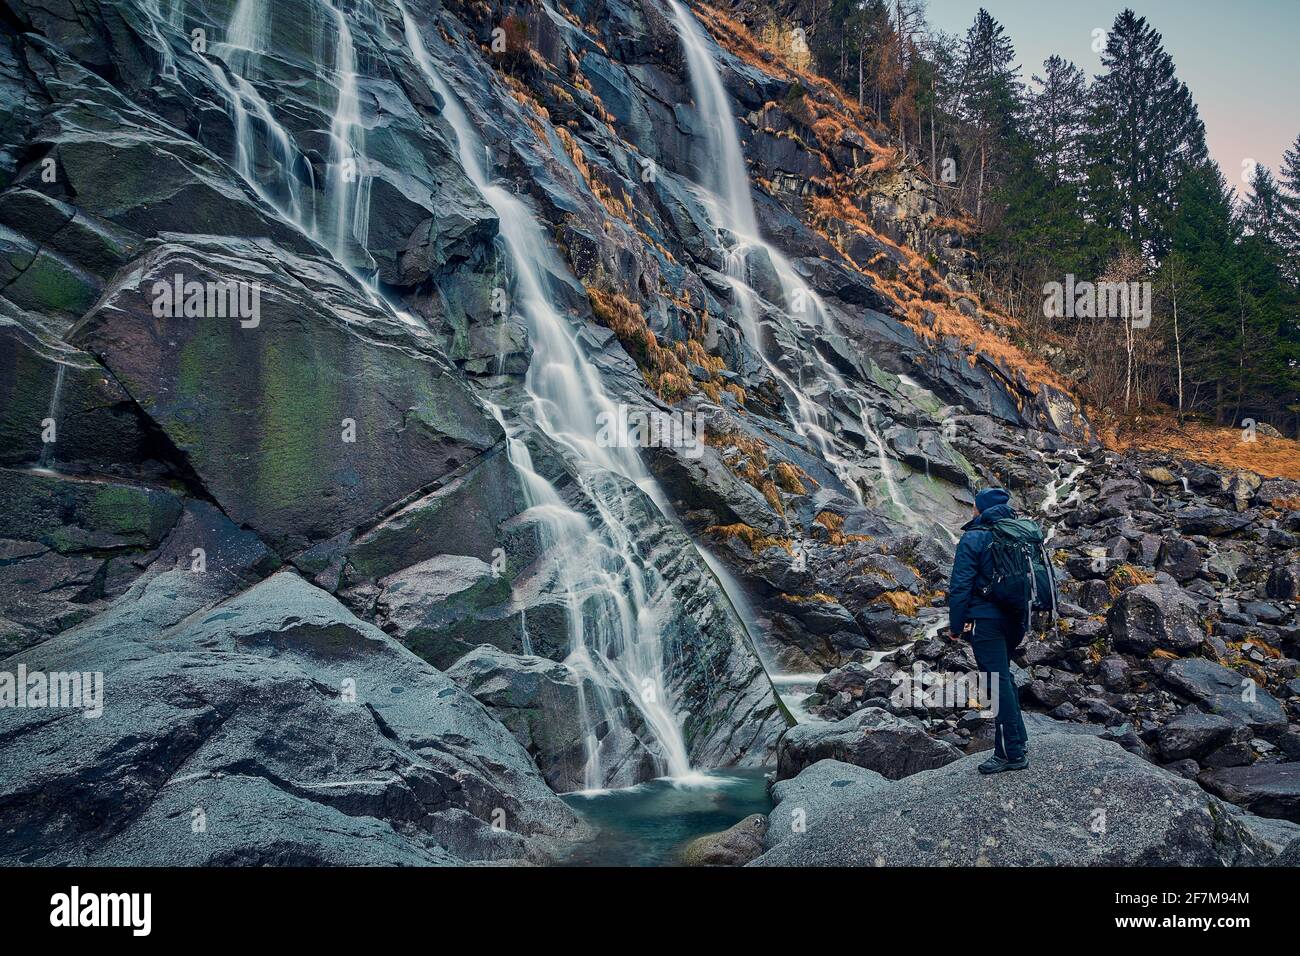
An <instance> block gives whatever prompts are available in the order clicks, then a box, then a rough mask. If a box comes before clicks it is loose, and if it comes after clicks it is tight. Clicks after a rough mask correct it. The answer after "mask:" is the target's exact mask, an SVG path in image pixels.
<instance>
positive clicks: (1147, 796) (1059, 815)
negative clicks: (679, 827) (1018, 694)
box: [752, 734, 1272, 866]
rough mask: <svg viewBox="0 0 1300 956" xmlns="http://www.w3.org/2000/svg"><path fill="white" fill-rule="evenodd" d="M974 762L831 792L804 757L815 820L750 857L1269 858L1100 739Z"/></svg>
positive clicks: (817, 862)
mask: <svg viewBox="0 0 1300 956" xmlns="http://www.w3.org/2000/svg"><path fill="white" fill-rule="evenodd" d="M979 759H980V758H978V757H968V758H966V759H963V760H960V761H957V762H956V763H951V764H948V765H947V766H944V767H941V768H939V769H936V770H930V771H925V772H923V773H918V774H915V775H913V776H910V777H906V778H904V779H902V780H899V781H896V782H892V783H885V784H882V785H880V786H876V787H872V786H869V785H863V784H861V783H859V784H856V785H853V786H844V787H842V788H840V789H841V790H842V792H843V793H844V796H843V797H838V798H837V797H833V796H829V797H828V788H829V787H831V786H833V784H834V783H835V775H834V774H828V773H827V772H826V771H825V770H819V769H818V768H820V767H821V766H822V765H820V764H818V765H815V766H814V767H812V768H810V769H809V770H808V771H805V772H806V773H809V774H815V775H816V776H815V779H817V780H818V783H816V784H815V785H814V787H812V788H810V789H813V790H815V792H816V793H817V794H818V795H819V796H818V798H817V801H818V802H817V806H818V811H819V812H818V816H817V823H816V825H815V826H809V827H808V828H807V830H806V832H803V833H792V834H790V835H788V836H786V837H784V838H783V839H782V840H781V841H780V842H777V843H774V844H773V845H772V846H771V848H770V849H769V850H768V851H767V852H766V853H764V854H763V855H762V856H761V857H759V858H758V859H757V860H756V861H754V863H753V864H752V865H755V866H945V865H946V866H972V865H981V864H982V865H991V866H1235V865H1242V864H1246V863H1250V862H1253V861H1254V860H1256V859H1263V858H1265V857H1271V855H1272V854H1271V853H1270V852H1269V851H1268V850H1267V849H1266V848H1265V847H1264V846H1263V844H1262V843H1261V842H1260V841H1258V840H1257V839H1256V838H1255V837H1254V836H1253V835H1251V833H1250V832H1249V831H1248V830H1247V829H1246V828H1245V827H1244V826H1242V825H1241V824H1239V823H1238V822H1236V820H1235V819H1234V817H1233V815H1232V814H1231V813H1229V812H1228V809H1227V808H1226V807H1225V806H1224V805H1223V804H1222V803H1220V802H1219V801H1218V800H1217V799H1216V798H1214V797H1212V796H1209V795H1208V794H1206V793H1205V792H1204V791H1203V790H1201V788H1200V787H1198V786H1197V785H1196V784H1195V783H1193V782H1191V781H1189V780H1184V779H1182V778H1180V777H1176V776H1174V775H1173V774H1170V773H1168V772H1167V771H1164V770H1161V769H1159V768H1157V767H1153V766H1151V765H1150V764H1149V763H1147V762H1146V761H1144V760H1141V759H1139V758H1138V757H1134V756H1133V755H1131V754H1128V753H1126V752H1125V751H1124V750H1122V749H1121V748H1120V747H1119V746H1118V745H1116V744H1114V743H1111V742H1108V741H1103V740H1098V739H1096V738H1094V737H1089V736H1080V735H1064V734H1057V735H1051V736H1045V737H1041V738H1039V739H1037V740H1035V741H1034V743H1033V750H1032V752H1031V755H1030V765H1029V768H1028V769H1026V770H1024V771H1018V772H1015V773H1006V774H998V775H995V776H993V777H982V776H981V775H980V774H978V773H977V772H976V770H975V764H976V763H978V761H979ZM797 781H798V778H796V782H797ZM831 792H834V791H831ZM791 799H792V798H790V797H787V798H785V799H782V801H781V803H780V804H778V806H777V808H776V809H775V810H774V811H773V815H774V817H776V818H783V817H784V816H785V815H787V814H788V811H789V810H790V809H791V807H789V806H787V805H788V804H791ZM793 799H794V800H796V801H797V800H798V797H794V798H793ZM779 826H780V824H779V823H778V820H777V819H774V821H773V823H772V824H771V827H770V831H769V832H773V833H775V832H777V831H778V829H779Z"/></svg>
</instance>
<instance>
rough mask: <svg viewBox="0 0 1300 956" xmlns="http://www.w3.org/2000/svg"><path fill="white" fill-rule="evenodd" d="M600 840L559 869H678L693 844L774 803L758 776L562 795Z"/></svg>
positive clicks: (739, 773)
mask: <svg viewBox="0 0 1300 956" xmlns="http://www.w3.org/2000/svg"><path fill="white" fill-rule="evenodd" d="M564 802H565V803H567V804H568V805H569V806H571V807H573V809H574V810H576V811H577V812H578V814H579V815H580V816H582V817H583V819H585V820H586V821H587V822H588V823H590V824H591V825H592V826H593V827H597V828H599V831H600V832H599V834H598V835H597V836H596V838H595V839H594V840H592V841H590V842H589V843H584V844H582V845H580V846H578V847H577V848H576V849H575V850H574V851H573V852H572V853H571V854H570V855H569V856H568V857H567V858H566V859H564V860H562V861H561V865H562V866H679V865H680V864H681V861H680V859H679V857H678V854H679V853H680V852H681V850H682V848H683V847H684V846H685V845H686V844H687V843H689V842H690V841H691V840H693V839H695V838H696V837H698V836H703V835H704V834H706V833H717V832H718V831H719V830H725V829H727V828H728V827H730V826H733V825H735V824H737V823H739V822H740V821H741V820H743V819H745V817H747V816H749V815H750V814H754V813H768V812H770V811H771V809H772V801H771V799H770V798H769V796H768V793H767V782H766V780H765V779H764V771H762V770H757V769H755V770H736V769H730V770H725V771H717V772H708V773H697V774H692V775H691V777H690V779H689V780H688V781H686V782H682V781H677V780H673V779H671V778H668V777H663V778H660V779H658V780H651V781H648V782H646V783H641V784H637V785H636V786H635V787H627V788H625V789H622V790H593V791H586V792H582V793H570V794H564Z"/></svg>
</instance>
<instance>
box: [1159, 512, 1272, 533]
mask: <svg viewBox="0 0 1300 956" xmlns="http://www.w3.org/2000/svg"><path fill="white" fill-rule="evenodd" d="M1252 520H1253V519H1252V517H1251V516H1250V515H1248V514H1238V513H1237V512H1235V511H1226V510H1224V509H1223V508H1208V507H1202V506H1197V507H1192V508H1184V509H1183V510H1182V511H1180V512H1178V513H1177V514H1176V515H1175V516H1174V521H1175V522H1176V523H1177V525H1178V530H1179V531H1181V532H1182V533H1183V534H1204V535H1209V536H1210V537H1218V536H1221V535H1226V534H1233V533H1234V532H1237V531H1240V530H1241V529H1243V528H1245V527H1246V526H1247V525H1249V524H1250V523H1251V521H1252Z"/></svg>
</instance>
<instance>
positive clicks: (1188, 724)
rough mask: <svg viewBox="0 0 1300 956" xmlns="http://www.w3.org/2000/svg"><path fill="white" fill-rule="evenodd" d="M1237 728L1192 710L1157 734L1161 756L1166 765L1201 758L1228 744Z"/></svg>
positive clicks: (1214, 717) (1220, 718)
mask: <svg viewBox="0 0 1300 956" xmlns="http://www.w3.org/2000/svg"><path fill="white" fill-rule="evenodd" d="M1234 726H1235V725H1234V724H1233V723H1232V721H1230V720H1228V719H1227V718H1224V717H1220V716H1218V715H1217V714H1203V713H1201V712H1200V711H1196V710H1191V711H1188V712H1186V713H1182V714H1179V715H1178V716H1177V717H1175V718H1174V719H1173V720H1171V721H1169V723H1167V724H1165V725H1164V726H1162V727H1161V728H1160V729H1159V730H1158V731H1157V732H1156V739H1157V741H1158V743H1159V747H1160V756H1161V757H1162V758H1164V759H1165V760H1166V761H1170V762H1172V761H1174V760H1185V759H1187V758H1188V757H1201V756H1204V755H1205V754H1207V753H1209V752H1210V751H1211V750H1213V749H1215V748H1216V747H1219V746H1221V745H1223V744H1226V743H1227V742H1228V741H1229V740H1230V739H1231V738H1232V731H1233V727H1234Z"/></svg>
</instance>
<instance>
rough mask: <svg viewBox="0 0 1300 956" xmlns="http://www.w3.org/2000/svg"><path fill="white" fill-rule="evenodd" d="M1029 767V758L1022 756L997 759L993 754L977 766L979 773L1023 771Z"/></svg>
mask: <svg viewBox="0 0 1300 956" xmlns="http://www.w3.org/2000/svg"><path fill="white" fill-rule="evenodd" d="M1028 766H1029V758H1028V757H1026V756H1025V755H1024V754H1021V755H1020V756H1019V757H999V756H998V755H997V754H994V755H993V756H992V757H990V758H989V759H988V760H986V761H984V762H983V763H982V764H980V766H979V771H980V773H984V774H989V773H1002V772H1004V771H1007V770H1024V769H1025V768H1026V767H1028Z"/></svg>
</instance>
